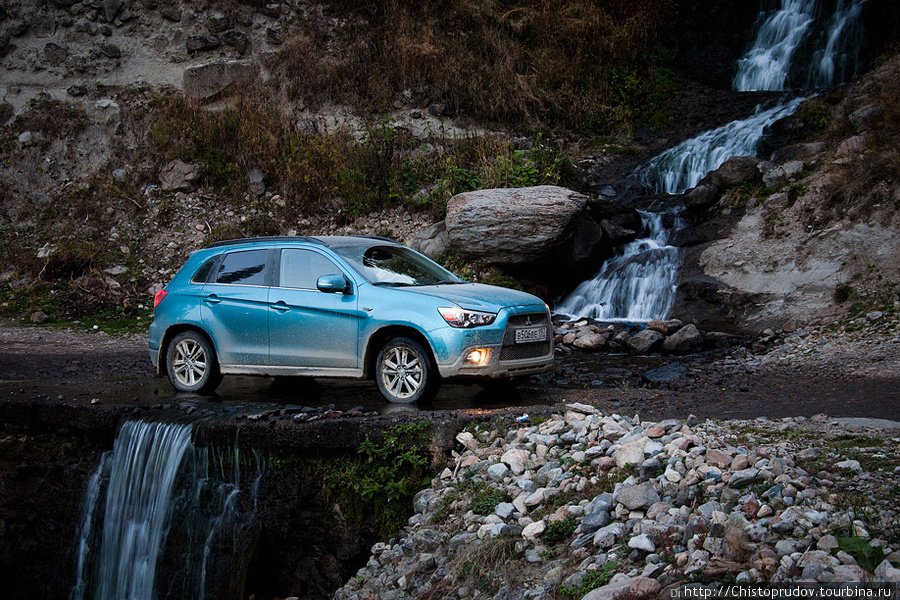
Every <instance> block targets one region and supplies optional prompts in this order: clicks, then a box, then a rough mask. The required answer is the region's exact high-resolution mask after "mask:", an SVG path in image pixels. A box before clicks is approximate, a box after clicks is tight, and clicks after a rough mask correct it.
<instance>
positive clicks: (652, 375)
mask: <svg viewBox="0 0 900 600" xmlns="http://www.w3.org/2000/svg"><path fill="white" fill-rule="evenodd" d="M687 374H688V368H687V367H686V366H684V365H683V364H681V363H677V362H676V363H669V364H667V365H663V366H661V367H658V368H656V369H650V370H649V371H647V372H646V373H644V375H643V376H642V379H643V380H644V381H646V382H647V383H656V384H660V383H673V382H675V381H678V380H681V379H684V378H685V377H686V376H687Z"/></svg>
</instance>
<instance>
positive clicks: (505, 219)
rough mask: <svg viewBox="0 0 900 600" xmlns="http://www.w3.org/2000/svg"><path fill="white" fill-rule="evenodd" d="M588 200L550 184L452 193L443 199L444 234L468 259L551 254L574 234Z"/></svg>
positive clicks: (517, 261) (516, 260)
mask: <svg viewBox="0 0 900 600" xmlns="http://www.w3.org/2000/svg"><path fill="white" fill-rule="evenodd" d="M589 202H590V199H589V198H588V197H587V196H585V195H584V194H579V193H578V192H573V191H572V190H569V189H566V188H562V187H557V186H551V185H542V186H537V187H530V188H514V189H491V190H476V191H474V192H466V193H463V194H457V195H456V196H453V197H452V198H451V199H450V202H449V203H448V204H447V237H448V240H449V242H450V246H451V247H452V248H453V249H454V250H455V251H456V252H457V253H458V254H460V255H461V256H463V257H465V258H468V259H472V260H483V261H486V262H489V263H495V264H505V265H521V264H526V263H531V262H535V261H538V260H541V259H546V258H550V257H551V255H553V253H554V252H555V251H557V250H558V249H559V248H560V247H561V246H564V245H566V244H567V243H568V242H569V241H570V240H572V239H573V238H574V236H575V231H576V230H577V224H578V218H579V217H581V216H582V215H583V214H584V213H585V211H586V209H587V206H588V203H589ZM596 235H597V236H600V235H602V230H600V231H597V232H596ZM585 243H586V242H585V241H584V240H580V245H583V244H585ZM580 253H582V254H583V253H585V250H584V249H581V251H580Z"/></svg>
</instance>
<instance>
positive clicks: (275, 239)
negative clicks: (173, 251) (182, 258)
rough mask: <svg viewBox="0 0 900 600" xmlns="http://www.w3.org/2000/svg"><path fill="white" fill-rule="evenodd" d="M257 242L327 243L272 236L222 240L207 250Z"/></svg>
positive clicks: (310, 239)
mask: <svg viewBox="0 0 900 600" xmlns="http://www.w3.org/2000/svg"><path fill="white" fill-rule="evenodd" d="M255 242H310V243H312V244H319V245H320V246H324V245H325V243H324V242H322V241H321V240H317V239H315V238H311V237H309V236H305V235H271V236H265V237H246V238H236V239H233V240H222V241H219V242H213V243H212V244H210V245H208V246H207V248H221V247H222V246H235V245H238V244H252V243H255Z"/></svg>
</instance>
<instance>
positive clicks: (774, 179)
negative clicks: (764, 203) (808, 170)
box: [763, 160, 803, 201]
mask: <svg viewBox="0 0 900 600" xmlns="http://www.w3.org/2000/svg"><path fill="white" fill-rule="evenodd" d="M802 170H803V163H802V162H801V161H799V160H795V161H791V162H787V163H784V164H783V165H779V166H777V167H775V168H774V169H772V170H770V171H768V172H767V173H765V174H764V175H763V183H764V184H765V185H766V187H778V186H780V185H783V184H784V183H786V182H787V181H789V180H790V179H791V178H792V177H793V176H794V175H796V174H797V173H799V172H800V171H802ZM769 200H770V201H771V200H772V199H771V198H769Z"/></svg>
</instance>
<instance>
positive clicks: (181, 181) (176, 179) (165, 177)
mask: <svg viewBox="0 0 900 600" xmlns="http://www.w3.org/2000/svg"><path fill="white" fill-rule="evenodd" d="M199 177H200V170H199V169H198V168H197V165H193V164H189V163H186V162H182V161H180V160H173V161H171V162H169V163H168V164H167V165H166V166H165V167H163V169H162V171H160V173H159V186H160V189H162V190H163V191H176V190H190V189H192V188H193V185H194V182H196V181H197V179H198V178H199Z"/></svg>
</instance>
